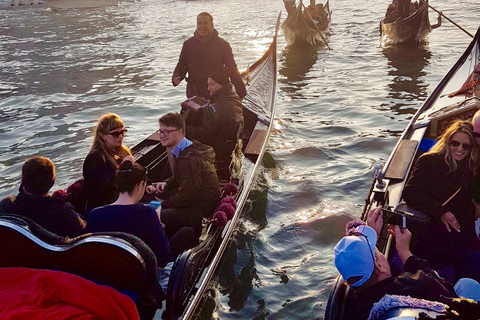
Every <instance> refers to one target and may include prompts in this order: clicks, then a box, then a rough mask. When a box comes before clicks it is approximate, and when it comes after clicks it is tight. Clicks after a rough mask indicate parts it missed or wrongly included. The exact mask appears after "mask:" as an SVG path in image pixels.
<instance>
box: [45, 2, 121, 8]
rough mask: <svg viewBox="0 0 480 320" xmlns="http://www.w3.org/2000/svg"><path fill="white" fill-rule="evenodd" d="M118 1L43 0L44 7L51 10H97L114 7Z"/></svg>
mask: <svg viewBox="0 0 480 320" xmlns="http://www.w3.org/2000/svg"><path fill="white" fill-rule="evenodd" d="M118 2H119V0H45V4H44V5H45V6H46V7H49V8H51V9H57V10H58V9H75V8H99V7H106V6H116V5H118Z"/></svg>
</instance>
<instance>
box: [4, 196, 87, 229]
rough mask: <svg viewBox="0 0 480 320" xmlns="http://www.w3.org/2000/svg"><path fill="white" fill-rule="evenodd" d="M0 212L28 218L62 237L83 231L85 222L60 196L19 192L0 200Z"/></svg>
mask: <svg viewBox="0 0 480 320" xmlns="http://www.w3.org/2000/svg"><path fill="white" fill-rule="evenodd" d="M0 213H12V214H16V215H19V216H22V217H26V218H29V219H31V220H33V221H34V222H36V223H38V224H39V225H40V226H42V227H43V228H45V229H47V230H48V231H50V232H53V233H55V234H57V235H59V236H62V237H76V236H79V235H81V234H82V233H84V232H85V227H86V223H85V221H84V220H83V219H82V218H81V216H80V215H79V214H78V213H77V212H75V208H74V207H73V206H72V205H71V204H70V203H69V202H66V201H64V200H62V199H60V198H55V197H49V196H34V195H27V194H25V193H23V192H20V193H19V194H18V195H17V196H16V197H14V196H9V197H7V198H5V199H3V200H2V201H1V202H0Z"/></svg>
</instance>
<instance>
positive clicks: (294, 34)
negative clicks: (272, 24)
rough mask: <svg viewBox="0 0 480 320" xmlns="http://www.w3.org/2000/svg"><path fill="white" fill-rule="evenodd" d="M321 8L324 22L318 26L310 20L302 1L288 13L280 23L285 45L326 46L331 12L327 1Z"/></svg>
mask: <svg viewBox="0 0 480 320" xmlns="http://www.w3.org/2000/svg"><path fill="white" fill-rule="evenodd" d="M317 6H323V9H324V10H325V12H326V21H324V22H323V23H322V24H321V25H318V24H317V23H316V22H315V20H314V19H313V18H312V16H311V14H310V12H309V10H308V9H307V8H306V7H305V6H304V5H303V3H302V0H300V3H299V4H298V6H297V7H296V8H295V11H293V12H292V13H290V14H289V15H288V17H287V19H285V21H284V22H283V23H282V31H283V35H284V36H285V40H286V41H287V45H288V46H291V45H318V44H325V45H327V46H328V44H327V40H326V37H327V34H328V31H329V30H330V24H331V20H332V11H331V10H330V4H329V1H328V0H327V2H326V3H325V5H322V4H317Z"/></svg>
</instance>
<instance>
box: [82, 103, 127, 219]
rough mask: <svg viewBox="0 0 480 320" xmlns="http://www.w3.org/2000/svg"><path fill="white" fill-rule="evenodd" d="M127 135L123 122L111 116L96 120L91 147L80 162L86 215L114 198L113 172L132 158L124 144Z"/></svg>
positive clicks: (115, 195)
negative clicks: (81, 164) (123, 162)
mask: <svg viewBox="0 0 480 320" xmlns="http://www.w3.org/2000/svg"><path fill="white" fill-rule="evenodd" d="M126 133H127V130H126V129H125V126H124V124H123V121H122V120H121V119H120V117H119V116H118V115H116V114H114V113H108V114H104V115H103V116H102V117H101V118H100V119H99V120H98V123H97V126H96V127H95V129H94V131H93V145H92V148H91V149H90V153H89V154H88V155H87V157H86V158H85V161H84V162H83V179H84V181H85V189H86V197H87V204H86V211H85V212H86V213H87V214H88V212H89V211H90V210H92V209H93V208H96V207H100V206H103V205H106V204H109V203H112V202H113V201H115V199H116V198H117V195H118V194H117V190H116V189H115V184H114V179H115V172H116V170H117V168H118V165H119V164H120V163H121V162H122V161H123V160H125V159H127V160H131V159H132V157H131V152H130V150H129V149H128V148H127V147H126V146H124V145H123V138H124V137H125V134H126Z"/></svg>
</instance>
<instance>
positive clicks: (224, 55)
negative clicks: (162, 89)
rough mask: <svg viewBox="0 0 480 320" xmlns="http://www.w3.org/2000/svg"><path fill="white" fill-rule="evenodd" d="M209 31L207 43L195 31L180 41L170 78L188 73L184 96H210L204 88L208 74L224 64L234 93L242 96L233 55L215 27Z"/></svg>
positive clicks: (239, 78) (241, 87)
mask: <svg viewBox="0 0 480 320" xmlns="http://www.w3.org/2000/svg"><path fill="white" fill-rule="evenodd" d="M212 32H213V34H212V37H211V38H210V39H209V40H208V41H207V43H203V42H202V41H200V40H199V39H197V37H196V32H195V33H194V36H193V37H191V38H190V39H188V40H187V41H185V42H184V43H183V47H182V52H181V53H180V58H179V60H178V64H177V67H176V68H175V71H174V72H173V76H172V80H173V78H174V77H176V76H179V77H180V79H181V80H183V79H184V78H185V76H186V74H187V73H188V79H187V97H188V98H190V97H192V96H195V95H196V96H201V97H203V98H205V99H208V98H209V97H210V94H209V92H208V90H207V86H208V85H207V79H208V75H209V74H211V73H212V72H214V71H217V70H218V69H219V68H220V67H221V66H223V65H225V66H227V67H228V68H229V69H230V73H231V79H232V82H233V84H234V85H235V89H236V91H237V93H238V95H239V96H240V97H242V98H243V97H245V96H246V95H247V91H246V89H245V84H244V82H243V80H242V77H241V76H240V73H239V72H238V69H237V64H236V63H235V59H234V58H233V53H232V48H231V47H230V44H229V43H228V42H227V41H225V40H223V39H222V38H220V37H219V36H218V32H217V30H215V29H213V31H212Z"/></svg>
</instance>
